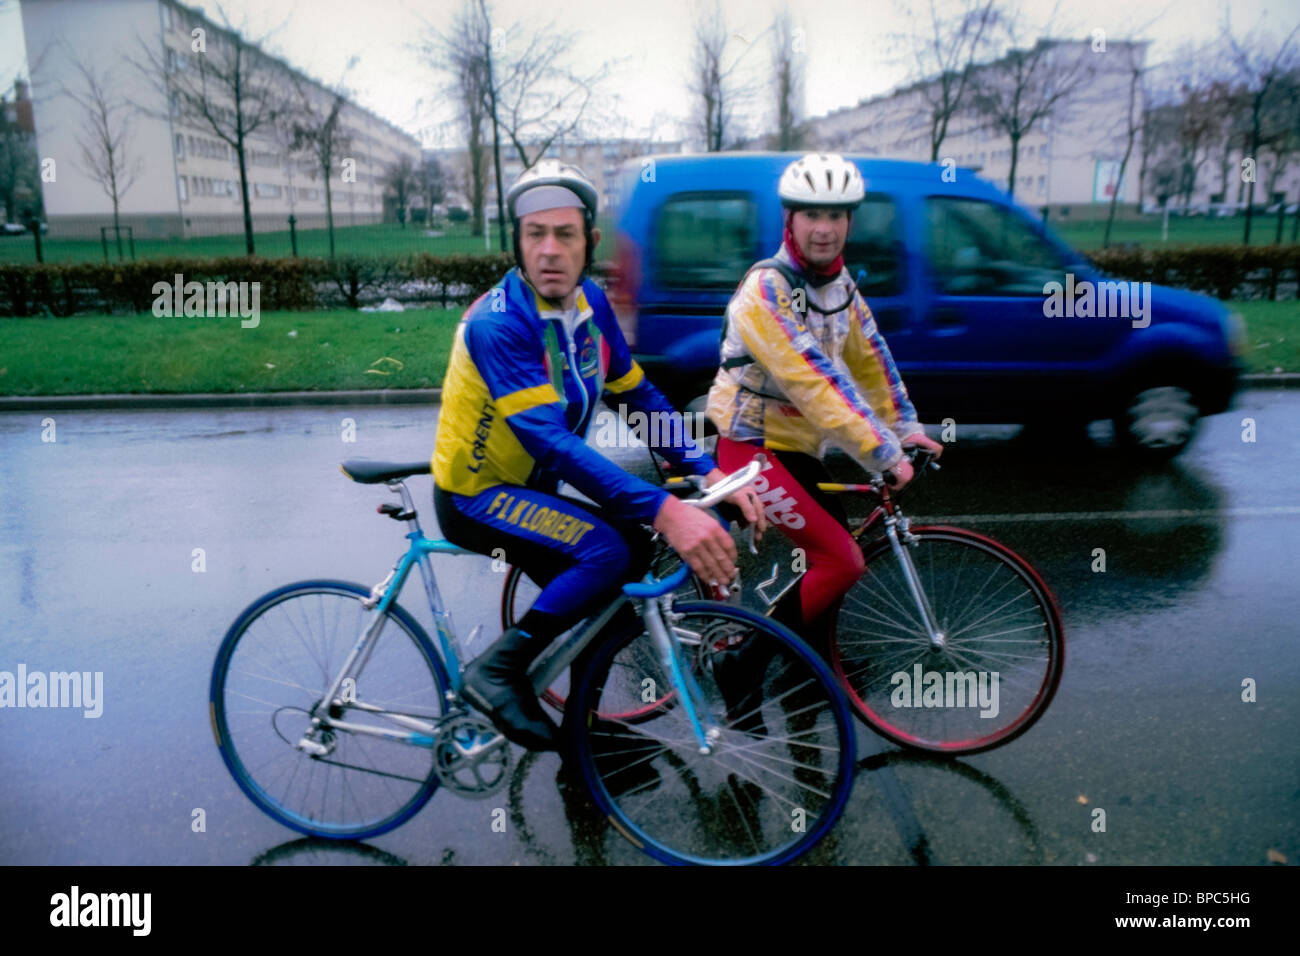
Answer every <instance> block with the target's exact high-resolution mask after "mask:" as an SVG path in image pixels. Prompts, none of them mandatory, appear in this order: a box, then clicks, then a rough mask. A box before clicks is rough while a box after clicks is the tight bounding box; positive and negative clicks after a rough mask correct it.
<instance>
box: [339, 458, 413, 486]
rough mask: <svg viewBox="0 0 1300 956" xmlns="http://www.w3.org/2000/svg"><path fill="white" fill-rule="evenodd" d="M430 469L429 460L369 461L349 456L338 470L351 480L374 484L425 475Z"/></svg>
mask: <svg viewBox="0 0 1300 956" xmlns="http://www.w3.org/2000/svg"><path fill="white" fill-rule="evenodd" d="M431 470H432V463H431V462H429V461H413V462H407V463H406V464H398V463H397V462H392V461H369V460H367V459H365V458H349V459H348V460H347V461H345V462H343V464H341V465H339V471H341V472H343V474H345V475H347V476H348V477H349V478H351V479H352V480H353V481H359V482H361V484H363V485H374V484H378V483H379V482H381V481H395V480H397V479H398V478H406V477H408V476H410V475H427V474H429V473H430V471H431Z"/></svg>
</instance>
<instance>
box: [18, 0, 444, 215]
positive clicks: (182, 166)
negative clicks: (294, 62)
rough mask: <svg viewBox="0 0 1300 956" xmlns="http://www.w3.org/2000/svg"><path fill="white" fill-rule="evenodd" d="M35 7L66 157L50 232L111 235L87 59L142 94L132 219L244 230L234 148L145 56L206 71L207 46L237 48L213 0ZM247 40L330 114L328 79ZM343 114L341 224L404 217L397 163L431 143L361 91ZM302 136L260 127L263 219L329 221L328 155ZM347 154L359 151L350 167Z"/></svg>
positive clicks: (35, 89) (44, 81)
mask: <svg viewBox="0 0 1300 956" xmlns="http://www.w3.org/2000/svg"><path fill="white" fill-rule="evenodd" d="M22 17H23V32H24V36H25V40H26V44H27V53H28V60H29V62H30V63H31V71H32V75H31V83H32V99H33V100H34V102H35V110H34V113H35V126H36V140H37V150H38V153H39V155H40V156H41V158H42V159H46V158H51V159H53V160H54V161H55V162H54V175H53V178H52V179H48V181H46V182H43V184H42V189H43V193H44V200H45V209H46V214H47V220H48V222H49V233H50V235H52V236H59V235H63V236H90V235H92V234H93V235H94V236H98V230H99V228H100V227H101V226H104V225H110V224H111V223H112V202H111V199H110V198H109V196H108V195H107V194H106V192H105V190H104V188H103V186H102V185H101V183H100V182H99V181H98V180H97V179H96V178H95V177H94V176H93V175H91V174H90V173H89V172H88V170H87V164H86V163H85V162H84V161H83V159H82V156H81V153H82V149H81V146H80V144H79V139H84V138H85V130H86V119H85V116H84V114H83V112H82V110H81V108H80V107H79V106H78V105H77V104H76V103H75V102H74V101H73V100H72V99H71V98H70V97H68V96H66V95H63V94H62V91H63V90H64V89H65V88H66V87H75V86H76V85H77V84H79V83H80V81H81V77H80V75H79V74H78V72H77V70H76V69H75V64H76V63H77V62H81V63H86V64H90V65H93V66H94V67H95V69H96V70H98V71H100V72H101V75H102V76H104V77H105V78H106V79H107V80H108V81H109V83H110V84H111V87H110V91H111V93H112V95H114V96H117V97H121V98H122V99H124V100H125V101H127V102H128V103H130V104H132V105H133V106H134V107H135V109H134V110H133V111H132V112H131V113H130V116H129V120H128V122H129V124H130V126H129V130H130V135H129V137H128V138H127V140H126V152H127V157H128V160H129V163H130V165H132V166H134V167H135V168H136V169H137V170H138V173H137V175H136V177H135V180H134V182H133V183H132V185H131V186H130V188H129V189H127V190H126V191H125V192H124V193H123V194H122V195H121V197H120V212H121V220H122V222H123V224H124V225H130V226H132V228H133V229H134V231H135V235H136V236H137V237H151V238H166V237H176V238H180V237H189V236H197V235H211V234H218V233H227V232H241V231H242V230H243V228H244V224H243V206H242V203H241V198H240V188H239V183H240V176H239V164H238V157H237V155H236V152H235V150H234V149H233V148H232V147H231V145H230V144H229V143H227V142H225V141H223V140H222V139H221V138H220V137H219V136H217V135H216V134H215V131H214V130H213V129H212V127H211V126H210V125H208V124H207V123H206V122H205V121H203V120H201V119H198V118H195V117H191V116H187V115H186V114H185V111H184V110H183V109H182V108H181V105H180V103H179V102H178V101H177V98H176V97H175V95H174V94H173V96H172V101H171V102H168V100H167V98H166V96H165V94H164V93H163V92H162V90H161V89H159V88H158V86H157V84H156V83H155V82H152V81H151V79H150V78H149V77H147V76H145V75H144V74H143V73H142V72H141V71H140V70H139V69H138V68H137V67H136V65H135V64H137V63H143V62H148V61H150V60H154V61H157V62H159V63H163V64H165V65H166V69H167V70H169V71H174V72H175V73H176V75H178V76H181V75H183V74H185V73H186V72H187V71H194V70H197V69H198V65H199V64H198V59H197V58H198V57H201V56H210V57H214V58H220V57H223V56H226V55H228V54H229V52H230V48H231V43H230V38H229V36H228V34H227V32H226V31H225V30H224V29H222V28H221V27H220V26H218V25H217V24H216V23H214V22H213V21H212V20H209V19H208V18H207V17H205V16H204V15H203V12H202V11H201V10H200V9H198V8H193V7H188V6H185V5H184V4H180V3H175V2H172V0H113V2H112V3H105V2H103V0H24V2H23V4H22ZM195 31H202V32H201V33H196V32H195ZM200 38H201V39H202V44H197V42H196V41H197V40H198V39H200ZM196 45H199V46H201V47H202V48H201V49H196ZM244 52H245V55H246V56H248V57H250V59H251V61H252V62H251V63H250V65H249V68H250V69H251V70H253V71H257V72H260V74H261V75H262V76H264V77H266V78H267V80H266V83H267V86H269V87H270V88H271V89H273V90H274V92H275V93H276V94H277V95H282V96H284V97H286V98H290V97H293V96H295V95H296V91H297V90H298V89H299V88H301V89H302V90H304V91H305V92H306V95H307V97H308V99H309V100H310V101H311V102H312V104H313V106H314V108H315V110H316V112H317V113H319V114H320V115H325V114H326V113H327V111H328V109H329V106H330V103H331V102H332V98H333V94H332V93H331V92H330V91H329V90H328V89H326V88H325V87H323V86H322V85H321V84H319V83H317V82H316V81H314V80H312V79H311V78H310V77H307V76H305V75H304V74H302V73H301V72H299V71H297V70H295V69H294V68H293V67H292V66H290V65H289V64H287V63H285V62H284V61H282V60H279V59H277V58H275V57H271V56H269V55H267V54H264V53H263V52H262V51H260V50H257V49H255V48H250V47H246V48H245V51H244ZM231 106H232V104H231V103H229V102H224V101H222V100H220V99H219V98H215V99H214V102H213V107H214V109H216V110H218V111H221V110H226V111H227V115H228V111H229V110H230V108H231ZM339 126H340V130H339V136H340V139H341V140H345V141H346V146H345V148H342V149H340V150H338V155H337V156H336V158H335V160H334V162H333V164H332V165H333V170H334V172H333V176H332V178H331V181H330V182H331V193H332V205H333V210H334V223H335V225H336V226H350V225H364V224H367V223H375V222H381V221H391V220H393V219H394V218H395V209H394V201H393V199H392V197H391V196H386V195H385V189H384V187H383V180H384V176H385V173H386V171H387V169H388V168H389V167H390V166H391V165H392V164H393V163H395V162H397V160H398V159H399V158H400V157H401V156H403V155H405V156H409V157H410V158H411V160H412V162H415V163H417V164H418V162H419V158H420V147H419V143H418V142H417V141H416V139H415V138H414V137H412V136H410V135H408V134H407V133H406V132H404V131H403V130H401V129H399V128H397V127H396V126H394V125H393V124H391V123H389V122H387V121H386V120H384V119H382V118H380V117H379V116H377V115H375V114H374V113H372V112H370V111H369V110H366V109H364V108H362V107H360V106H358V105H357V104H355V103H353V102H351V101H348V102H346V103H345V104H344V105H343V107H342V109H341V111H340V114H339ZM291 142H292V139H291V135H290V134H289V132H288V131H287V130H286V128H285V127H284V125H283V124H281V125H280V126H279V127H277V126H275V125H273V124H265V125H263V126H262V127H261V128H259V129H258V130H257V131H256V132H255V133H254V134H253V135H252V136H251V137H250V138H249V139H248V140H247V143H246V148H245V164H246V170H247V176H248V183H249V187H248V191H249V204H250V208H251V211H252V217H253V223H254V229H255V230H257V231H263V230H279V229H286V228H287V221H288V217H289V216H290V215H291V214H292V215H293V216H295V217H296V219H297V222H298V228H300V229H310V228H321V227H323V226H324V224H325V190H324V183H323V179H322V177H323V172H322V170H321V168H320V164H319V162H318V161H317V160H316V159H315V157H313V156H309V155H303V154H301V153H293V152H292V151H291V149H290V146H291ZM344 160H351V161H352V162H351V163H349V164H348V165H347V166H345V165H344Z"/></svg>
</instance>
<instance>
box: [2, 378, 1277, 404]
mask: <svg viewBox="0 0 1300 956" xmlns="http://www.w3.org/2000/svg"><path fill="white" fill-rule="evenodd" d="M1241 387H1242V388H1243V389H1249V388H1300V373H1298V372H1285V373H1283V374H1281V375H1243V376H1242V377H1241ZM441 400H442V389H440V388H411V389H380V388H377V389H354V390H352V391H344V392H230V393H222V392H210V393H199V394H165V395H10V396H0V412H22V411H55V410H60V409H61V410H68V409H113V408H137V409H150V408H152V409H169V408H259V407H260V408H270V407H274V406H277V405H436V404H438V402H439V401H441Z"/></svg>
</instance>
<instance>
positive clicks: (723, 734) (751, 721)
mask: <svg viewBox="0 0 1300 956" xmlns="http://www.w3.org/2000/svg"><path fill="white" fill-rule="evenodd" d="M672 619H673V620H672V627H673V630H674V632H675V633H676V634H677V635H678V636H679V639H680V640H681V642H682V645H683V657H685V658H686V661H685V665H686V666H687V667H689V668H690V672H691V674H692V676H693V679H694V680H695V682H696V683H697V685H698V686H699V688H700V691H701V694H702V697H703V701H704V706H705V707H706V708H707V709H708V712H709V713H710V714H711V715H712V716H713V718H714V719H715V720H716V721H717V723H718V726H719V728H720V736H719V739H718V740H717V742H716V743H715V745H714V747H713V750H712V752H711V753H709V754H701V753H700V752H699V747H698V743H697V739H696V736H695V734H694V732H693V730H692V727H691V724H690V721H689V718H688V716H687V714H686V708H685V707H683V706H681V705H680V703H679V705H678V706H675V707H661V708H659V709H658V710H656V711H655V712H654V714H652V715H651V716H650V718H649V719H646V720H643V721H641V722H639V723H636V724H633V723H632V722H630V721H625V720H618V719H610V718H603V717H601V713H602V712H603V711H606V710H610V709H613V708H610V707H607V706H606V704H605V700H606V696H607V693H608V691H607V688H611V687H612V689H613V693H614V694H615V695H616V697H617V695H620V694H621V693H622V691H621V688H622V687H623V686H624V685H625V683H626V677H624V676H618V675H615V676H614V677H613V679H612V680H611V672H612V671H614V670H616V668H615V667H614V665H615V662H616V660H618V659H619V658H620V657H621V656H623V655H625V654H626V653H627V652H628V650H629V649H631V648H634V646H635V645H637V644H645V645H651V644H652V643H653V642H652V641H651V638H650V636H649V634H648V633H646V632H645V630H644V629H639V630H637V631H635V632H633V633H630V634H627V633H625V634H624V635H623V636H621V637H620V638H618V639H614V640H610V641H608V642H606V643H604V644H602V645H601V646H600V647H598V648H596V649H595V651H594V653H593V655H592V657H591V660H590V663H589V666H587V667H586V668H585V669H584V670H583V672H582V673H581V674H580V675H579V676H578V678H577V683H578V686H577V688H576V689H575V691H574V695H573V699H572V700H571V702H570V713H568V714H567V715H566V717H567V722H568V727H569V729H570V731H571V734H572V745H573V747H574V756H575V759H576V763H577V766H578V768H579V769H580V771H581V773H582V776H583V781H584V783H585V784H586V786H587V787H588V789H589V790H590V791H591V793H592V795H593V797H594V799H595V801H596V804H597V806H598V807H599V808H600V810H601V812H602V813H604V814H605V815H607V816H608V817H609V819H610V820H611V822H613V823H614V825H615V826H616V827H617V828H618V830H619V831H620V832H621V833H622V834H623V836H625V837H627V838H628V839H629V840H630V841H631V842H632V843H633V844H635V845H636V846H637V847H638V848H640V849H641V850H643V851H644V852H646V853H648V854H649V855H650V856H652V857H654V858H655V859H657V860H660V861H662V862H665V863H679V864H680V863H688V864H723V863H726V864H756V863H772V864H775V863H786V862H789V861H790V860H793V859H795V858H797V857H798V856H800V855H801V854H803V853H804V852H806V851H807V850H808V849H810V848H811V847H812V846H813V845H814V844H815V843H816V842H817V841H818V840H820V839H821V838H822V836H824V835H825V834H826V832H827V831H828V830H829V829H830V828H831V826H832V825H833V824H834V823H835V821H836V820H837V819H838V818H839V815H840V814H841V813H842V812H843V809H844V804H845V802H846V801H847V800H848V796H849V792H850V791H851V790H852V787H853V776H854V760H855V750H856V745H855V737H854V730H853V722H852V719H851V717H850V713H849V709H848V707H847V705H846V704H845V703H844V701H843V699H842V697H841V695H840V693H839V690H838V688H837V687H836V685H835V680H834V677H833V675H832V674H831V672H830V669H829V668H828V667H827V666H826V665H825V664H824V663H823V662H822V661H821V659H820V658H818V657H817V656H816V655H815V654H814V653H813V652H812V651H811V650H810V649H809V648H808V646H807V645H806V644H804V643H803V642H802V641H801V640H799V639H798V638H797V637H795V636H794V635H793V634H791V633H790V632H789V631H787V630H786V629H785V628H783V627H781V626H780V625H777V624H775V623H773V622H771V621H768V620H766V619H765V618H763V617H761V616H760V615H758V614H755V613H754V612H752V611H748V610H745V609H743V608H738V607H733V606H731V605H728V604H721V603H717V602H713V601H699V602H689V603H684V604H681V605H678V606H677V607H676V608H675V609H674V613H673V615H672ZM656 658H657V655H654V654H653V653H652V652H651V653H642V654H638V656H637V659H639V660H655V659H656ZM724 665H725V666H724ZM640 681H641V682H642V683H644V682H645V681H653V682H654V684H655V685H658V686H663V685H664V684H665V683H667V684H668V685H669V686H671V680H670V678H669V676H668V675H667V674H666V673H665V672H664V669H663V667H662V665H660V664H658V663H657V662H656V663H655V664H654V665H653V668H647V669H646V670H644V671H643V674H642V676H641V678H640Z"/></svg>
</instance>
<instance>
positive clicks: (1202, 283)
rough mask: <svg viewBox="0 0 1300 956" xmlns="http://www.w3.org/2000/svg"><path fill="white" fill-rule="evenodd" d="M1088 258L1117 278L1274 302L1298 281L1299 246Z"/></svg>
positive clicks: (1119, 252) (1125, 252) (1112, 252)
mask: <svg viewBox="0 0 1300 956" xmlns="http://www.w3.org/2000/svg"><path fill="white" fill-rule="evenodd" d="M1086 255H1087V256H1088V258H1089V259H1091V260H1092V262H1093V263H1094V264H1095V265H1096V266H1097V268H1099V269H1101V270H1102V271H1103V272H1106V273H1107V274H1109V275H1113V276H1115V277H1117V278H1120V279H1129V280H1132V281H1135V282H1151V283H1153V284H1156V285H1167V286H1174V287H1175V288H1179V289H1190V290H1191V291H1193V292H1205V293H1208V294H1209V295H1212V296H1214V297H1215V298H1218V299H1252V298H1268V299H1276V298H1277V291H1278V287H1279V286H1280V285H1281V286H1285V285H1288V284H1292V285H1293V284H1295V283H1296V282H1297V281H1300V245H1288V246H1250V247H1247V246H1186V247H1181V248H1177V249H1144V248H1137V249H1098V250H1095V251H1093V252H1089V253H1086Z"/></svg>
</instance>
